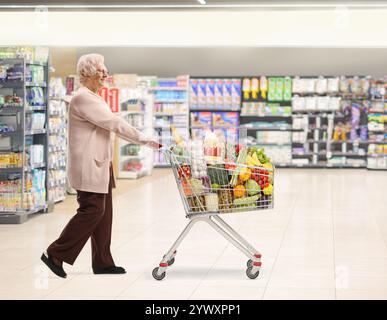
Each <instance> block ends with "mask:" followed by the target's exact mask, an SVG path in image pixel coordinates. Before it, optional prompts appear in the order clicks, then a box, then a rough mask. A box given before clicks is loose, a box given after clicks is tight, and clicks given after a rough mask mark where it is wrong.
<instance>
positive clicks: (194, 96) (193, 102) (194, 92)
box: [189, 79, 198, 109]
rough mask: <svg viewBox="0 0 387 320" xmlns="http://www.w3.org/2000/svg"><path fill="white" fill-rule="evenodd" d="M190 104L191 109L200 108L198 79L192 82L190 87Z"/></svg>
mask: <svg viewBox="0 0 387 320" xmlns="http://www.w3.org/2000/svg"><path fill="white" fill-rule="evenodd" d="M189 104H190V108H193V109H194V108H197V106H198V81H197V80H196V79H191V80H190V86H189Z"/></svg>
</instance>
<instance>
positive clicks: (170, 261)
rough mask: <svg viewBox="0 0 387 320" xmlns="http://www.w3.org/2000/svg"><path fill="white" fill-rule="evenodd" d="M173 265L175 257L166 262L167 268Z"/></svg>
mask: <svg viewBox="0 0 387 320" xmlns="http://www.w3.org/2000/svg"><path fill="white" fill-rule="evenodd" d="M174 263H175V257H173V258H172V259H171V260H169V261H168V266H171V265H173V264H174Z"/></svg>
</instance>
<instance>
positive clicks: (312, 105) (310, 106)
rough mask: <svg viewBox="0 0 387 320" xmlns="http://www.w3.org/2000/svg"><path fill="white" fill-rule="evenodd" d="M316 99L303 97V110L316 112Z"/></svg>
mask: <svg viewBox="0 0 387 320" xmlns="http://www.w3.org/2000/svg"><path fill="white" fill-rule="evenodd" d="M316 105H317V97H305V109H306V110H316Z"/></svg>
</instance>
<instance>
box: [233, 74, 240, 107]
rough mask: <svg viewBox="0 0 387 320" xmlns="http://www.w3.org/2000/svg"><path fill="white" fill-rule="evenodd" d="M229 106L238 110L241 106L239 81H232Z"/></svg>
mask: <svg viewBox="0 0 387 320" xmlns="http://www.w3.org/2000/svg"><path fill="white" fill-rule="evenodd" d="M231 81H232V91H231V104H232V108H233V109H239V108H240V104H241V80H240V79H232V80H231Z"/></svg>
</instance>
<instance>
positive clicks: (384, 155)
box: [365, 153, 387, 158]
mask: <svg viewBox="0 0 387 320" xmlns="http://www.w3.org/2000/svg"><path fill="white" fill-rule="evenodd" d="M365 156H366V157H370V158H385V157H387V153H380V154H379V153H371V154H369V153H368V154H366V155H365Z"/></svg>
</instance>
